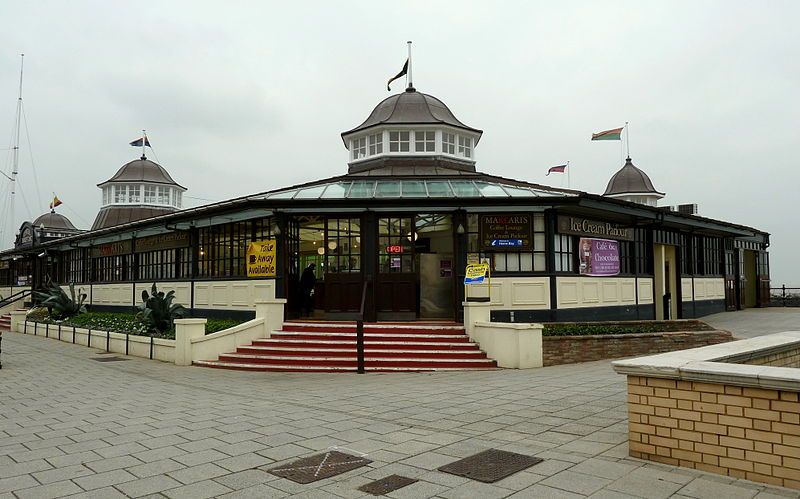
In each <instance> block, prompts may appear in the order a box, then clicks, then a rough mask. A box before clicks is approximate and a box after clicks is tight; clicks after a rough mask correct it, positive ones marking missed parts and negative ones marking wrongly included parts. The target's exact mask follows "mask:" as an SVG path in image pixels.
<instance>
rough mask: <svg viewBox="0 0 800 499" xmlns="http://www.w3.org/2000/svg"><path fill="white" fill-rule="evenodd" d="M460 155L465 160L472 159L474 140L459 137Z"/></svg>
mask: <svg viewBox="0 0 800 499" xmlns="http://www.w3.org/2000/svg"><path fill="white" fill-rule="evenodd" d="M458 155H459V156H463V157H465V158H471V157H472V139H471V138H470V137H464V136H461V135H459V136H458Z"/></svg>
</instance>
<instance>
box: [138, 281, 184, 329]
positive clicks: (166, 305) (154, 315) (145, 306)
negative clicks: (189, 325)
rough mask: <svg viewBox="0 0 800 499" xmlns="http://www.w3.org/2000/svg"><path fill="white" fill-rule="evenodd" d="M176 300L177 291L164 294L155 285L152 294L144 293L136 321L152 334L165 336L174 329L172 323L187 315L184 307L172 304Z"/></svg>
mask: <svg viewBox="0 0 800 499" xmlns="http://www.w3.org/2000/svg"><path fill="white" fill-rule="evenodd" d="M174 299H175V291H170V292H168V293H167V294H164V292H163V291H159V290H158V288H156V284H155V283H153V288H152V289H151V290H150V293H148V292H147V291H142V303H141V304H140V305H137V308H138V309H139V312H138V313H137V314H136V319H138V320H139V321H140V322H142V323H143V324H144V325H145V326H146V327H147V330H148V332H149V333H150V334H152V335H155V334H159V335H163V334H164V333H165V332H166V331H168V330H169V329H170V328H171V327H172V321H174V320H175V319H180V318H182V317H185V316H186V314H187V310H186V308H184V306H183V305H179V304H177V303H172V301H173V300H174Z"/></svg>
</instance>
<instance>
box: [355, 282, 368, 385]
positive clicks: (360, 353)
mask: <svg viewBox="0 0 800 499" xmlns="http://www.w3.org/2000/svg"><path fill="white" fill-rule="evenodd" d="M368 285H369V281H364V287H363V289H362V290H361V308H360V309H359V310H358V318H357V319H356V356H357V358H358V368H357V369H356V372H357V373H358V374H364V372H365V369H364V307H365V305H366V303H367V286H368Z"/></svg>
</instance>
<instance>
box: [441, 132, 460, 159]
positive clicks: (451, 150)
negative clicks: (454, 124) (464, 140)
mask: <svg viewBox="0 0 800 499" xmlns="http://www.w3.org/2000/svg"><path fill="white" fill-rule="evenodd" d="M448 138H449V139H451V140H452V142H447V141H446V139H448ZM457 142H458V139H457V138H456V134H455V133H452V132H447V131H443V132H442V153H443V154H449V155H451V156H455V155H456V143H457Z"/></svg>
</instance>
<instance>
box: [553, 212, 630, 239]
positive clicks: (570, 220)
mask: <svg viewBox="0 0 800 499" xmlns="http://www.w3.org/2000/svg"><path fill="white" fill-rule="evenodd" d="M558 232H559V234H573V235H576V236H589V237H604V238H608V239H618V240H622V241H633V229H632V228H630V227H621V226H620V225H618V224H614V223H611V222H600V221H597V220H589V219H587V218H580V217H570V216H566V215H562V216H559V217H558Z"/></svg>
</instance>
